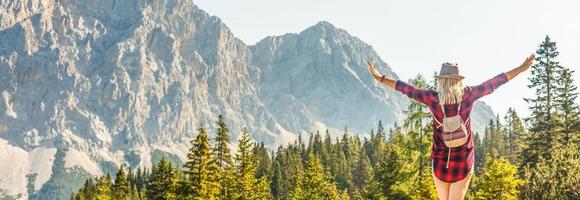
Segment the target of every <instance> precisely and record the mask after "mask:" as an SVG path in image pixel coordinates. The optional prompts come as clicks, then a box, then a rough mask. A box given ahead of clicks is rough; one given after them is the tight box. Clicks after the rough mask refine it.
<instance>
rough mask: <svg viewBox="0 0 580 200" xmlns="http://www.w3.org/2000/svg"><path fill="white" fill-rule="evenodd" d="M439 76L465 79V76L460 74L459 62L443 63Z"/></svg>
mask: <svg viewBox="0 0 580 200" xmlns="http://www.w3.org/2000/svg"><path fill="white" fill-rule="evenodd" d="M436 77H437V78H454V79H463V78H464V77H463V76H461V75H459V65H458V64H457V63H448V62H446V63H443V64H442V65H441V70H440V71H439V75H437V76H436Z"/></svg>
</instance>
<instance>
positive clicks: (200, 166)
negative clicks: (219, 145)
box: [184, 127, 220, 200]
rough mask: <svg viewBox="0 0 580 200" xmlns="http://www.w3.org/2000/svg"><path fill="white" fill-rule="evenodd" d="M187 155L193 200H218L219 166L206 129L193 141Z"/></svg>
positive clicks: (202, 129) (201, 130) (187, 169)
mask: <svg viewBox="0 0 580 200" xmlns="http://www.w3.org/2000/svg"><path fill="white" fill-rule="evenodd" d="M191 144H192V147H191V148H190V149H189V152H188V153H187V162H186V163H185V166H184V167H185V168H186V171H185V173H186V174H187V175H188V177H189V184H190V193H191V197H192V198H193V199H208V200H211V199H218V195H219V192H220V185H219V182H217V181H218V180H217V178H218V177H217V170H218V166H217V164H216V162H215V160H214V159H213V156H212V152H211V149H210V145H209V142H208V138H207V133H206V131H205V128H203V127H200V128H199V134H198V135H197V136H196V138H195V139H194V140H192V141H191Z"/></svg>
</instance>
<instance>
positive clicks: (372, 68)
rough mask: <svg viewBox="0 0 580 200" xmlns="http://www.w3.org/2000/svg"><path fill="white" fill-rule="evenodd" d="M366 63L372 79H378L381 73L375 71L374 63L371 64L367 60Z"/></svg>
mask: <svg viewBox="0 0 580 200" xmlns="http://www.w3.org/2000/svg"><path fill="white" fill-rule="evenodd" d="M367 64H368V66H369V67H368V68H369V72H370V73H371V75H372V76H373V79H375V80H379V79H380V78H381V77H383V75H382V74H381V73H379V71H377V68H376V66H375V64H373V63H371V62H367Z"/></svg>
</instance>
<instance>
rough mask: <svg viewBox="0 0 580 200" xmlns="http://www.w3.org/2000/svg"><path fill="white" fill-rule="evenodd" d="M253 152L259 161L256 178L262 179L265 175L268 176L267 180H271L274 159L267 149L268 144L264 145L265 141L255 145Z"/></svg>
mask: <svg viewBox="0 0 580 200" xmlns="http://www.w3.org/2000/svg"><path fill="white" fill-rule="evenodd" d="M252 154H254V155H256V158H257V161H258V168H257V171H256V178H257V179H260V178H262V177H264V178H266V180H268V181H269V180H270V179H271V177H270V174H271V173H272V159H270V155H269V154H268V149H266V145H264V142H260V143H257V144H256V145H254V149H253V150H252Z"/></svg>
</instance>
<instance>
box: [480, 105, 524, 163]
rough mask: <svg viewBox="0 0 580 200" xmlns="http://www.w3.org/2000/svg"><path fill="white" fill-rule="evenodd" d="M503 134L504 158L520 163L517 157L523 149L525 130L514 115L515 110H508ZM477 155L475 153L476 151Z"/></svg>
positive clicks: (515, 114)
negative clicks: (504, 137)
mask: <svg viewBox="0 0 580 200" xmlns="http://www.w3.org/2000/svg"><path fill="white" fill-rule="evenodd" d="M504 120H505V123H506V124H505V134H506V142H505V143H506V145H507V150H506V151H507V152H506V153H507V155H506V158H507V159H508V160H509V161H510V163H514V164H517V163H520V160H519V159H518V155H519V154H520V152H521V151H522V149H523V148H524V138H525V136H526V135H525V129H524V126H523V124H522V120H521V119H520V117H519V116H518V114H517V113H516V111H515V109H513V108H509V109H508V111H507V113H506V115H505V117H504ZM476 153H477V151H476Z"/></svg>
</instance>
